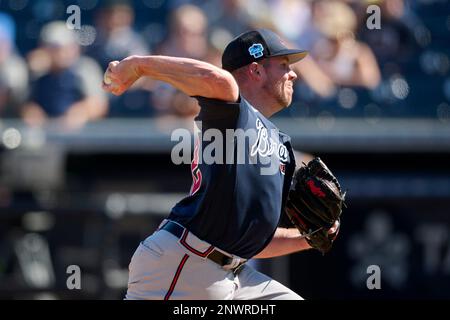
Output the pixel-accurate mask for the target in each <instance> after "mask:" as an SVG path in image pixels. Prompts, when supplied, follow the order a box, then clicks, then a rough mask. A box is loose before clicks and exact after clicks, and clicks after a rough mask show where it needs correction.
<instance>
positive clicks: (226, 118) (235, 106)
mask: <svg viewBox="0 0 450 320" xmlns="http://www.w3.org/2000/svg"><path fill="white" fill-rule="evenodd" d="M193 98H195V99H197V101H198V104H199V106H200V112H199V114H198V115H197V117H196V118H195V121H201V122H202V126H203V128H204V129H208V128H216V129H219V130H224V129H235V128H236V124H237V120H238V118H239V110H240V102H241V98H239V100H238V101H237V102H228V101H223V100H218V99H211V98H205V97H200V96H194V97H193Z"/></svg>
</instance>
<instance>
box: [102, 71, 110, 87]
mask: <svg viewBox="0 0 450 320" xmlns="http://www.w3.org/2000/svg"><path fill="white" fill-rule="evenodd" d="M103 82H104V83H105V84H107V85H110V84H111V83H112V81H111V78H110V77H109V75H108V71H106V72H105V74H104V75H103Z"/></svg>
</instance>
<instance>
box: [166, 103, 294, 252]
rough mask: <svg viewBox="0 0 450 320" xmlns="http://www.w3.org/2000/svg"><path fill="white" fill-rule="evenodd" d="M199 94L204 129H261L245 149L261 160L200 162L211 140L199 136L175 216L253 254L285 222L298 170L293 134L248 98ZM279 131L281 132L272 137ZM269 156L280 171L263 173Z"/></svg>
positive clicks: (230, 248)
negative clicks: (188, 181) (189, 182)
mask: <svg viewBox="0 0 450 320" xmlns="http://www.w3.org/2000/svg"><path fill="white" fill-rule="evenodd" d="M196 98H197V100H198V101H199V104H200V106H201V111H200V113H199V115H198V117H197V118H196V121H201V124H202V126H201V130H202V132H203V131H206V130H208V129H209V128H216V129H219V130H220V131H221V132H223V135H224V137H225V130H226V129H235V130H239V129H242V130H244V131H247V130H254V132H256V133H257V134H255V135H254V136H253V138H249V139H250V140H252V141H248V144H247V145H246V148H244V149H245V150H244V152H245V158H246V159H250V158H252V159H254V158H255V156H258V157H257V158H258V159H259V160H258V161H256V162H253V163H250V162H249V161H246V163H245V164H239V163H234V162H233V163H225V164H216V163H214V164H205V163H199V161H198V159H199V156H198V152H200V151H201V150H204V149H205V147H206V146H207V145H208V144H209V143H211V142H209V141H208V142H205V141H198V140H197V141H196V145H195V148H194V157H193V161H192V165H191V171H192V178H193V183H192V186H191V192H190V195H189V196H187V197H186V198H184V199H182V200H181V201H180V202H179V203H177V204H176V205H175V207H174V208H173V209H172V211H171V213H170V215H169V219H171V220H174V221H176V222H178V223H180V224H182V225H183V226H184V227H186V228H187V229H189V230H190V231H191V232H192V233H193V234H195V235H196V236H197V237H199V238H200V239H203V240H205V241H207V242H209V243H210V244H212V245H214V246H216V247H218V248H220V249H222V250H225V251H227V252H229V253H231V254H234V255H237V256H240V257H242V258H246V259H249V258H251V257H252V256H254V255H255V254H257V253H258V252H260V251H261V250H262V249H264V247H265V246H266V245H267V244H268V243H269V242H270V240H271V239H272V237H273V235H274V233H275V230H276V228H277V226H278V223H279V221H280V215H281V212H282V208H283V207H284V202H285V200H286V197H287V192H288V190H289V187H290V184H291V180H292V175H293V172H294V170H295V160H294V155H293V151H292V147H291V143H290V138H289V136H287V135H286V134H284V133H282V132H280V131H278V129H277V128H276V126H275V125H274V124H273V123H272V122H270V121H269V120H267V119H266V118H265V117H264V116H263V115H262V114H261V113H259V112H258V111H257V110H256V109H255V108H254V107H253V106H251V105H250V104H249V103H248V102H247V101H246V100H245V99H243V98H242V97H241V98H240V102H236V103H230V102H224V101H221V100H215V99H208V98H204V97H196ZM273 132H276V134H277V135H278V136H277V137H275V136H272V134H273ZM234 147H235V149H236V147H237V146H236V144H235V145H234ZM224 149H225V146H224ZM226 152H227V150H224V151H223V154H225V153H226ZM228 152H229V150H228ZM234 152H235V153H234V154H235V159H236V150H234ZM267 157H269V159H270V161H277V163H276V165H277V168H279V170H277V171H276V172H275V173H274V174H268V175H264V174H261V169H262V168H264V167H266V166H267V161H265V162H264V161H262V158H266V159H265V160H267ZM236 162H237V161H236Z"/></svg>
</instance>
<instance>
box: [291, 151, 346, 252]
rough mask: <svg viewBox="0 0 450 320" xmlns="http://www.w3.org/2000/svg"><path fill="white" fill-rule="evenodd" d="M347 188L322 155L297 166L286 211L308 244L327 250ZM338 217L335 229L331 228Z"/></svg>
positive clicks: (336, 232)
mask: <svg viewBox="0 0 450 320" xmlns="http://www.w3.org/2000/svg"><path fill="white" fill-rule="evenodd" d="M343 206H345V192H342V190H341V187H340V185H339V182H338V181H337V179H336V177H335V176H334V175H333V174H332V173H331V171H330V170H329V169H328V167H327V166H326V165H325V163H323V161H322V160H320V158H318V157H316V158H314V159H313V160H311V161H310V162H309V163H308V165H305V166H303V167H301V168H299V169H298V170H297V172H296V173H295V175H294V181H293V183H292V187H291V189H290V190H289V195H288V199H287V202H286V206H285V212H286V214H287V215H288V217H289V219H290V220H291V222H292V223H293V224H294V225H295V226H296V227H297V229H298V230H299V231H300V233H301V234H302V235H303V236H304V237H306V241H307V242H308V244H309V245H310V246H311V247H312V248H314V249H317V250H319V251H320V252H322V254H325V253H326V252H328V251H329V250H330V249H331V247H332V245H333V241H334V240H335V239H336V236H337V234H338V232H339V225H340V223H339V222H340V217H341V213H342V208H343ZM336 221H338V227H337V230H336V231H335V232H333V233H332V234H329V232H328V231H329V230H330V228H331V227H332V226H333V225H334V224H335V222H336Z"/></svg>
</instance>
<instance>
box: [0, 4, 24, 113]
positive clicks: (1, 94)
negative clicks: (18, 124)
mask: <svg viewBox="0 0 450 320" xmlns="http://www.w3.org/2000/svg"><path fill="white" fill-rule="evenodd" d="M15 32H16V30H15V23H14V21H13V19H12V18H11V17H10V16H9V15H7V14H5V13H2V12H0V116H1V117H14V116H18V114H19V113H18V107H19V106H20V105H21V104H22V103H24V102H25V100H24V98H25V97H26V93H27V85H28V70H27V66H26V63H25V61H24V60H23V59H22V58H21V57H20V56H19V55H17V54H16V52H15V43H14V42H15Z"/></svg>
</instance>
